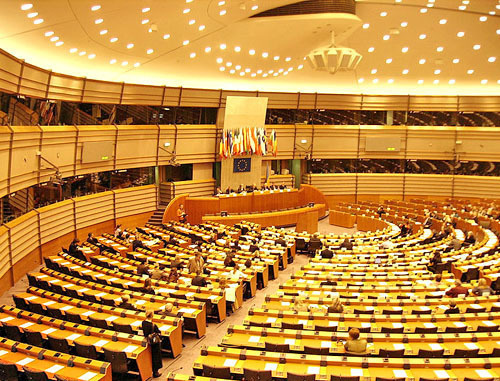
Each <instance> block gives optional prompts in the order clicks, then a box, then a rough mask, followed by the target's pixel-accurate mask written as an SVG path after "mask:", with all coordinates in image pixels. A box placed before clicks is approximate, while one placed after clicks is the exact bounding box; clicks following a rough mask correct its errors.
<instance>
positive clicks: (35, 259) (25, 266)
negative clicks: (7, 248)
mask: <svg viewBox="0 0 500 381" xmlns="http://www.w3.org/2000/svg"><path fill="white" fill-rule="evenodd" d="M33 247H34V249H32V250H31V251H30V250H29V249H28V250H27V251H26V252H25V253H23V257H22V258H20V259H19V261H18V262H17V263H15V264H14V265H13V266H12V277H13V279H12V283H15V282H17V281H18V280H19V279H21V278H22V277H24V276H25V275H26V273H27V272H28V271H32V270H34V269H35V268H37V267H38V266H40V265H41V264H42V258H41V251H40V248H39V247H38V243H37V244H36V245H33V246H32V248H33ZM59 250H60V248H59ZM55 253H56V251H54V252H53V254H55Z"/></svg>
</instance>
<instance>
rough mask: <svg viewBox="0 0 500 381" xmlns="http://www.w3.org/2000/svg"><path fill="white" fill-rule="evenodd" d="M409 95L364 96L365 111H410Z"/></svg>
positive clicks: (363, 105)
mask: <svg viewBox="0 0 500 381" xmlns="http://www.w3.org/2000/svg"><path fill="white" fill-rule="evenodd" d="M409 101H410V97H409V96H408V95H366V94H363V100H362V102H363V104H362V107H361V108H362V109H363V110H394V111H398V110H399V111H406V110H408V105H409Z"/></svg>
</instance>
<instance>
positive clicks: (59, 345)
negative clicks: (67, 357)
mask: <svg viewBox="0 0 500 381" xmlns="http://www.w3.org/2000/svg"><path fill="white" fill-rule="evenodd" d="M47 338H48V339H49V347H50V349H52V350H53V351H56V352H62V353H71V347H70V346H69V344H68V342H67V341H66V339H59V338H58V337H54V336H50V335H48V336H47Z"/></svg>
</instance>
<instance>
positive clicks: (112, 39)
mask: <svg viewBox="0 0 500 381" xmlns="http://www.w3.org/2000/svg"><path fill="white" fill-rule="evenodd" d="M116 41H118V37H113V38H110V39H109V42H116Z"/></svg>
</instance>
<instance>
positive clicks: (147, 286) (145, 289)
mask: <svg viewBox="0 0 500 381" xmlns="http://www.w3.org/2000/svg"><path fill="white" fill-rule="evenodd" d="M140 292H142V293H144V294H154V293H155V292H154V290H153V286H152V285H151V278H146V279H144V286H142V290H141V291H140Z"/></svg>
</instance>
